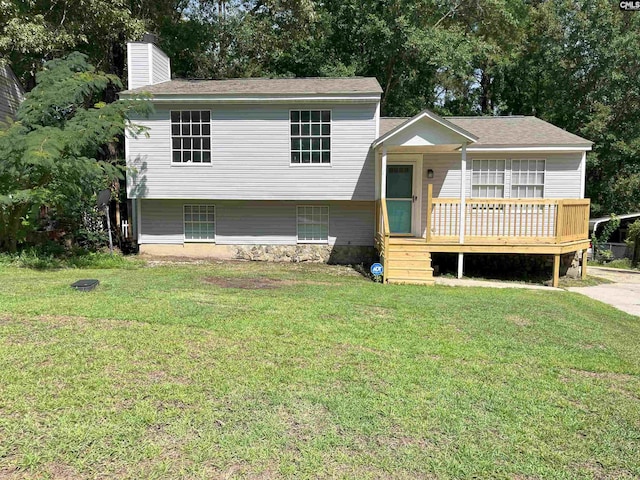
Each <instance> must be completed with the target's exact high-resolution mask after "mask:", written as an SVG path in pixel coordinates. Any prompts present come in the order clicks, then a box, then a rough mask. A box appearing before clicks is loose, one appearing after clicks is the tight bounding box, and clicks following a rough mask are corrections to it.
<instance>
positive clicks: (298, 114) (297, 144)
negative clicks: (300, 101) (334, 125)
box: [290, 110, 331, 165]
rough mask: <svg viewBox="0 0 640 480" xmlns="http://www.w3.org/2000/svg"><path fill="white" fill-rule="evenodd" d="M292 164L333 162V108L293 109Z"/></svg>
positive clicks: (291, 119)
mask: <svg viewBox="0 0 640 480" xmlns="http://www.w3.org/2000/svg"><path fill="white" fill-rule="evenodd" d="M290 123H291V164H295V165H298V164H327V165H328V164H330V163H331V110H291V113H290Z"/></svg>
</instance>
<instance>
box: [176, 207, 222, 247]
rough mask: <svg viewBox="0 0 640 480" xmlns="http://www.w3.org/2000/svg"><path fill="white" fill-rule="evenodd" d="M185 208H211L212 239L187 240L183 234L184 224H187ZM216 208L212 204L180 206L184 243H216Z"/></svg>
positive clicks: (183, 233) (183, 230) (183, 232)
mask: <svg viewBox="0 0 640 480" xmlns="http://www.w3.org/2000/svg"><path fill="white" fill-rule="evenodd" d="M185 207H213V238H204V239H199V238H198V239H191V238H187V235H186V233H185V224H186V222H187V218H186V213H185V211H184V208H185ZM216 210H217V209H216V206H215V204H212V203H184V204H182V241H183V242H184V243H216V229H217V227H218V222H217V218H216V217H217V216H218V215H217V213H216Z"/></svg>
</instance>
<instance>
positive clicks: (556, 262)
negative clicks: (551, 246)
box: [551, 253, 560, 288]
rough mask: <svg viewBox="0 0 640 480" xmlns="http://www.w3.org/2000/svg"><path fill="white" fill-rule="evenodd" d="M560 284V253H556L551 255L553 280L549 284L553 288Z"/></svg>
mask: <svg viewBox="0 0 640 480" xmlns="http://www.w3.org/2000/svg"><path fill="white" fill-rule="evenodd" d="M559 284H560V254H559V253H556V254H555V255H554V256H553V281H552V283H551V285H552V286H553V287H554V288H558V285H559Z"/></svg>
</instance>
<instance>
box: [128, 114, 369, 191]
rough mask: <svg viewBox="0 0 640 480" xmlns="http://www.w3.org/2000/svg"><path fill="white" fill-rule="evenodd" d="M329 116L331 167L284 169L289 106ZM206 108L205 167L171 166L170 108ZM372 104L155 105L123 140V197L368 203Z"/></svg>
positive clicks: (287, 163) (287, 162)
mask: <svg viewBox="0 0 640 480" xmlns="http://www.w3.org/2000/svg"><path fill="white" fill-rule="evenodd" d="M305 108H306V109H330V110H331V111H332V129H331V147H332V155H331V165H330V166H328V165H291V160H290V131H289V111H290V109H305ZM179 109H197V110H204V109H210V110H211V118H212V127H211V132H212V139H211V157H212V162H211V164H209V165H172V163H171V135H170V117H169V115H170V111H171V110H179ZM375 112H376V104H375V103H353V104H336V105H302V104H237V105H219V104H204V103H201V104H197V105H180V106H178V105H171V106H165V105H156V109H155V112H154V113H153V114H151V116H150V117H149V118H148V119H138V120H134V121H135V122H136V123H138V124H143V125H146V126H147V127H148V128H149V130H148V136H145V135H141V136H139V137H138V138H135V139H132V138H129V139H128V140H127V141H128V165H129V166H130V167H133V169H134V170H135V171H134V172H132V173H131V174H129V175H128V194H129V197H130V198H150V199H151V198H157V199H160V198H185V197H188V198H201V199H207V198H218V199H228V200H244V199H246V200H373V198H374V191H375V189H374V180H375V178H374V177H375V167H374V158H373V153H372V151H371V149H370V145H371V143H372V142H373V140H374V139H375V133H376V121H375Z"/></svg>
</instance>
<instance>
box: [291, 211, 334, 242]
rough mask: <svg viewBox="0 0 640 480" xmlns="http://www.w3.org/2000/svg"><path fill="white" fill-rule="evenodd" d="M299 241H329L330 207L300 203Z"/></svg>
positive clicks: (298, 213) (298, 218)
mask: <svg viewBox="0 0 640 480" xmlns="http://www.w3.org/2000/svg"><path fill="white" fill-rule="evenodd" d="M297 208H298V211H297V219H296V220H297V225H298V243H328V242H329V207H327V206H322V205H298V207H297Z"/></svg>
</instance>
